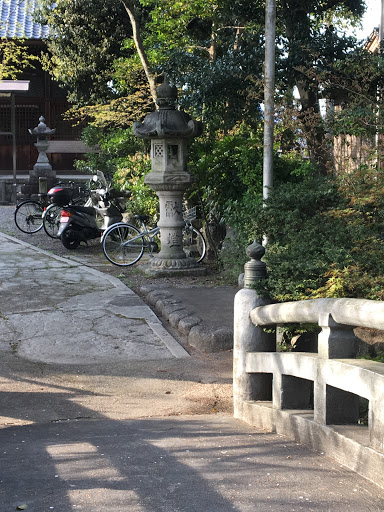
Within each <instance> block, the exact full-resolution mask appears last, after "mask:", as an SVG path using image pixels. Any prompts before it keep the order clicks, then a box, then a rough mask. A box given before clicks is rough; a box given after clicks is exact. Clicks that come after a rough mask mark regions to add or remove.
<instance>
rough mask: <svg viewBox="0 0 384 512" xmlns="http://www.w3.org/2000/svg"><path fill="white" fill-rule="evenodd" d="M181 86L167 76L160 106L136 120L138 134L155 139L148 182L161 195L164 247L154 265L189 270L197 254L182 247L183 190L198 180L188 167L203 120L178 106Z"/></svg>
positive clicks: (161, 268) (159, 91) (159, 97)
mask: <svg viewBox="0 0 384 512" xmlns="http://www.w3.org/2000/svg"><path fill="white" fill-rule="evenodd" d="M176 102H177V89H176V87H171V86H170V85H169V83H168V80H167V78H165V79H164V82H163V83H162V84H161V85H160V86H159V87H158V88H157V106H158V110H156V111H155V112H151V113H150V114H148V115H147V116H146V117H145V119H144V121H143V122H142V123H141V122H139V121H136V122H135V123H134V124H133V132H134V134H135V135H136V136H137V137H141V138H144V139H150V140H151V161H152V171H151V172H150V173H149V174H147V175H146V176H145V179H144V182H145V183H147V184H148V185H149V186H150V187H151V188H152V189H153V190H155V192H156V194H157V196H158V197H159V203H160V219H159V222H158V226H159V227H160V239H161V250H160V252H159V253H158V254H157V255H156V256H155V257H154V258H152V259H151V261H150V264H149V265H150V269H151V270H156V271H169V270H170V271H175V270H179V271H188V270H193V269H196V268H197V269H198V268H199V264H198V263H196V261H195V260H194V258H189V257H187V256H186V254H185V252H184V251H183V247H182V230H183V227H184V224H185V223H184V220H183V216H182V203H183V194H184V192H185V190H186V189H187V188H188V187H189V186H190V185H191V183H192V182H193V181H194V176H193V175H192V174H191V173H190V172H189V171H188V169H187V156H188V152H187V141H188V140H189V139H192V138H193V137H197V136H199V135H201V133H202V131H203V127H202V124H201V123H200V122H199V121H194V120H193V119H192V118H191V117H190V116H189V115H188V114H186V113H185V112H183V111H182V110H179V109H176Z"/></svg>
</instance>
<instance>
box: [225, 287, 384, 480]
mask: <svg viewBox="0 0 384 512" xmlns="http://www.w3.org/2000/svg"><path fill="white" fill-rule="evenodd" d="M234 316H235V325H234V415H235V417H236V418H239V419H241V420H244V421H246V422H247V423H249V424H252V425H254V426H256V427H258V428H262V429H266V430H269V431H273V432H276V433H278V434H284V435H286V436H288V437H290V438H292V439H295V440H296V441H298V442H300V443H304V444H308V445H310V446H311V447H312V448H314V449H315V450H320V451H322V452H324V453H326V454H327V455H329V456H331V457H332V458H334V459H336V460H337V461H338V462H340V463H341V464H343V465H345V466H347V467H348V468H350V469H352V470H354V471H356V472H358V473H359V474H361V475H362V476H364V477H366V478H368V479H370V480H372V481H374V482H375V483H376V484H378V485H380V486H382V487H384V364H383V363H378V362H374V361H368V360H363V359H355V357H356V351H357V341H358V340H357V338H356V337H355V335H354V330H353V329H354V328H355V327H357V326H359V327H370V328H374V329H384V302H379V301H370V300H359V299H315V300H308V301H299V302H288V303H282V304H267V301H265V300H263V299H261V298H260V297H259V296H258V295H257V293H256V292H255V291H254V290H252V289H246V288H244V289H242V290H240V291H239V292H238V293H237V295H236V297H235V310H234ZM291 322H294V323H298V322H299V323H318V325H319V327H320V328H321V331H320V333H319V335H318V352H317V353H311V352H276V335H274V334H272V333H271V329H269V330H268V329H266V327H271V326H276V325H281V324H285V323H291ZM362 403H363V404H365V405H368V425H366V424H364V425H362V424H360V422H359V408H360V406H361V404H362ZM365 423H366V422H365Z"/></svg>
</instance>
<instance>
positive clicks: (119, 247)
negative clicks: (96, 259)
mask: <svg viewBox="0 0 384 512" xmlns="http://www.w3.org/2000/svg"><path fill="white" fill-rule="evenodd" d="M183 218H184V221H185V226H184V228H183V241H182V244H183V250H184V252H185V254H186V256H187V257H191V258H195V260H196V262H197V263H200V262H201V261H202V260H203V259H204V257H205V255H206V252H207V244H206V242H205V239H204V237H203V235H202V234H201V233H200V231H199V230H198V229H196V228H195V227H194V226H193V225H192V220H194V219H195V218H196V207H193V208H191V209H189V210H187V211H186V212H184V213H183ZM135 219H136V220H138V221H139V222H140V223H141V231H139V230H138V229H137V228H136V227H135V226H133V225H132V224H127V223H125V222H119V223H117V224H114V225H113V226H111V227H110V228H108V229H107V230H106V231H105V232H104V234H103V237H102V247H103V253H104V256H105V257H106V258H107V260H108V261H110V262H111V263H113V264H114V265H117V266H120V267H128V266H130V265H133V264H135V263H137V262H138V261H139V260H140V258H141V257H142V256H143V253H144V250H145V249H148V251H149V256H150V257H153V255H154V253H157V252H158V251H159V248H160V237H159V234H160V228H159V227H158V226H155V227H154V228H152V229H148V228H147V226H146V222H148V220H149V217H148V216H147V215H135Z"/></svg>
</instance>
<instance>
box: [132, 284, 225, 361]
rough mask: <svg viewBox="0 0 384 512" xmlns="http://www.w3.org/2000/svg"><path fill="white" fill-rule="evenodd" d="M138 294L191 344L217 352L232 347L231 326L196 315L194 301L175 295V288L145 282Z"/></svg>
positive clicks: (206, 350) (202, 349)
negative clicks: (190, 301) (187, 300)
mask: <svg viewBox="0 0 384 512" xmlns="http://www.w3.org/2000/svg"><path fill="white" fill-rule="evenodd" d="M173 290H174V292H173ZM140 293H142V294H143V295H144V297H145V299H146V301H147V302H148V303H149V304H150V305H151V307H152V308H153V309H154V310H155V311H156V313H157V314H159V315H161V316H162V317H163V318H164V319H165V320H166V321H167V322H168V323H169V324H170V325H171V326H172V327H173V328H175V329H176V330H177V331H178V332H179V334H180V335H181V336H183V337H184V338H185V339H186V340H187V341H188V343H189V344H190V345H192V346H193V347H195V348H197V349H199V350H201V351H203V352H220V351H225V350H229V349H231V348H232V347H233V329H230V328H228V327H225V326H222V325H220V323H219V320H218V319H215V321H214V322H213V321H212V320H210V319H203V318H201V317H200V316H198V315H197V314H196V312H195V310H194V308H193V304H186V303H185V302H183V301H181V300H179V299H178V298H177V288H175V289H172V288H171V289H170V288H169V287H165V286H163V285H158V286H156V285H153V286H148V285H144V286H141V287H140ZM175 295H176V296H175Z"/></svg>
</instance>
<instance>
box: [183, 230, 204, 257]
mask: <svg viewBox="0 0 384 512" xmlns="http://www.w3.org/2000/svg"><path fill="white" fill-rule="evenodd" d="M183 251H184V252H185V254H186V255H187V257H189V258H194V259H195V260H196V262H197V263H200V261H202V260H203V259H204V257H205V254H206V252H207V244H206V243H205V240H204V237H203V235H202V234H201V233H200V231H198V230H197V229H196V228H194V227H193V226H191V225H186V226H185V228H184V230H183Z"/></svg>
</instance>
